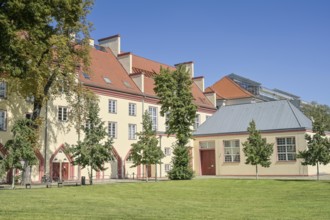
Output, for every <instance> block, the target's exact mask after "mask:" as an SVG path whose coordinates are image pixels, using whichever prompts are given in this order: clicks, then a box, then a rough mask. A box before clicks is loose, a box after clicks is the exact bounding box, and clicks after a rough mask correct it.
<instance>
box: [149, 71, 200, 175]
mask: <svg viewBox="0 0 330 220" xmlns="http://www.w3.org/2000/svg"><path fill="white" fill-rule="evenodd" d="M192 83H193V82H192V80H191V78H190V74H189V73H188V71H187V70H186V68H185V67H184V66H182V65H180V66H178V68H177V70H175V71H173V72H171V71H170V70H169V69H163V68H161V69H160V73H159V74H157V75H156V76H155V85H156V87H155V89H154V90H155V92H156V94H157V96H158V97H159V98H160V101H159V103H160V104H161V111H160V113H161V115H162V116H165V115H166V116H167V120H166V125H167V127H168V129H167V131H166V133H167V135H175V136H176V139H177V142H176V145H175V146H174V150H173V154H174V157H173V159H172V164H173V168H172V170H171V171H169V173H168V175H169V178H170V179H172V180H182V179H191V178H192V177H193V170H192V168H191V164H190V161H191V155H190V153H189V149H188V148H187V146H186V145H187V144H188V142H189V140H190V139H191V138H192V130H191V128H192V126H193V124H194V122H195V118H196V111H197V107H196V105H195V104H194V103H193V96H192V93H191V86H192Z"/></svg>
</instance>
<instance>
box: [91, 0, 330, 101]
mask: <svg viewBox="0 0 330 220" xmlns="http://www.w3.org/2000/svg"><path fill="white" fill-rule="evenodd" d="M89 20H90V21H91V22H92V23H93V24H94V30H93V31H92V32H91V36H92V38H94V39H95V41H96V42H97V39H100V38H103V37H108V36H111V35H115V34H120V35H121V47H122V50H123V51H125V52H132V53H134V54H137V55H140V56H142V57H146V58H149V59H152V60H156V61H159V62H162V63H166V64H170V65H173V64H176V63H180V62H186V61H194V63H195V76H204V77H205V83H206V86H209V85H212V84H213V83H214V82H215V81H217V80H219V79H220V78H222V77H223V76H225V75H228V74H230V73H236V74H238V75H241V76H243V77H246V78H249V79H252V80H254V81H257V82H260V83H262V85H263V86H265V87H267V88H270V89H273V88H277V89H281V90H284V91H287V92H290V93H293V94H295V95H298V96H300V97H301V98H302V99H303V100H305V101H317V102H318V103H321V104H327V105H330V1H329V0H308V1H307V0H226V1H225V0H166V1H165V0H162V1H161V0H120V1H119V0H115V1H114V0H95V4H94V7H93V10H92V12H91V14H90V15H89Z"/></svg>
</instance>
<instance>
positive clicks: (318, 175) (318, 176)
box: [316, 162, 320, 180]
mask: <svg viewBox="0 0 330 220" xmlns="http://www.w3.org/2000/svg"><path fill="white" fill-rule="evenodd" d="M316 169H317V174H316V175H317V180H320V171H319V162H317V163H316Z"/></svg>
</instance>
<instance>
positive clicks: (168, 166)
mask: <svg viewBox="0 0 330 220" xmlns="http://www.w3.org/2000/svg"><path fill="white" fill-rule="evenodd" d="M170 170H171V164H168V163H167V164H165V172H168V171H170Z"/></svg>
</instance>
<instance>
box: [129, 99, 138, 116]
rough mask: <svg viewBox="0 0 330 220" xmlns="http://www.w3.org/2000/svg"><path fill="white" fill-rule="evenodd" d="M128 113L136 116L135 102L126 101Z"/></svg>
mask: <svg viewBox="0 0 330 220" xmlns="http://www.w3.org/2000/svg"><path fill="white" fill-rule="evenodd" d="M128 115H129V116H136V104H135V103H132V102H130V103H128Z"/></svg>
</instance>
